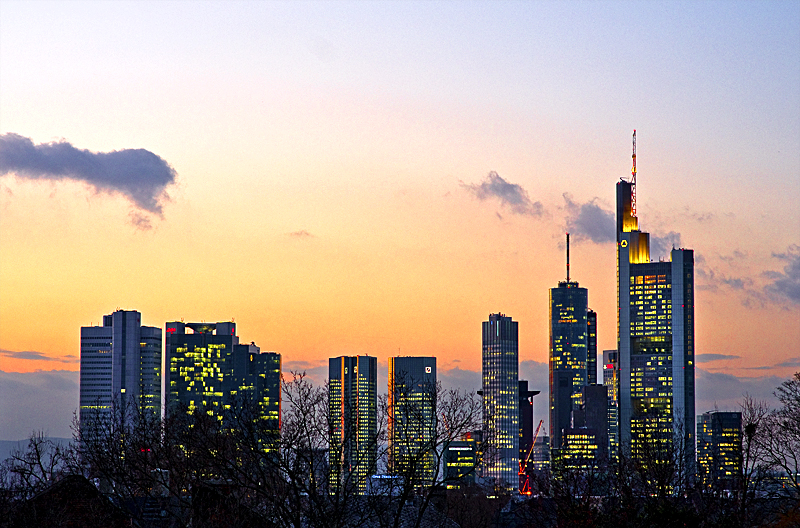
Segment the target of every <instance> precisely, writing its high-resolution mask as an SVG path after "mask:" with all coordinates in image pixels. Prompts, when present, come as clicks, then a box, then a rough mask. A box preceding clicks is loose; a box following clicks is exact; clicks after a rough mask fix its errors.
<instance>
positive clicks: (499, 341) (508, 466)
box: [481, 313, 519, 490]
mask: <svg viewBox="0 0 800 528" xmlns="http://www.w3.org/2000/svg"><path fill="white" fill-rule="evenodd" d="M482 355H483V358H482V359H483V361H482V363H483V369H482V370H483V373H482V377H483V387H482V390H481V394H482V396H483V424H484V429H485V430H486V435H487V436H486V438H484V441H486V442H491V445H492V449H490V450H489V452H487V453H486V455H485V456H484V460H483V477H484V478H486V479H492V480H494V482H495V484H497V485H498V486H500V487H503V488H506V489H510V490H511V489H516V488H517V486H518V485H519V326H518V323H517V322H516V321H513V320H512V319H511V317H506V316H505V315H504V314H501V313H496V314H490V315H489V320H488V321H484V322H483V354H482Z"/></svg>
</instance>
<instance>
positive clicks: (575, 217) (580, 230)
mask: <svg viewBox="0 0 800 528" xmlns="http://www.w3.org/2000/svg"><path fill="white" fill-rule="evenodd" d="M562 196H563V197H564V201H565V202H566V203H567V214H568V215H569V216H568V217H567V231H569V232H570V233H571V234H574V235H576V239H577V240H583V239H589V240H591V241H592V242H594V243H596V244H602V243H604V242H615V241H616V236H617V235H616V229H617V226H616V222H615V220H614V212H613V211H609V210H606V209H603V208H602V207H601V206H600V205H599V204H598V203H597V200H598V199H597V198H594V199H592V200H590V201H588V202H586V203H583V204H579V203H576V202H574V201H572V197H571V196H570V195H569V193H564V194H563V195H562Z"/></svg>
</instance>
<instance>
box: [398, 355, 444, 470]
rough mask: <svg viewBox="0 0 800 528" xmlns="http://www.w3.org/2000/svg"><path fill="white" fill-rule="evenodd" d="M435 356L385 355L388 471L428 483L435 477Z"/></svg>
mask: <svg viewBox="0 0 800 528" xmlns="http://www.w3.org/2000/svg"><path fill="white" fill-rule="evenodd" d="M436 395H437V386H436V358H435V357H390V358H389V387H388V397H389V423H388V426H389V471H390V472H391V473H393V474H396V475H403V476H405V477H407V478H411V479H412V480H413V481H415V482H416V483H420V484H426V483H427V484H430V483H431V482H433V479H434V478H435V476H436V457H435V454H436V453H435V449H436V425H437V419H436Z"/></svg>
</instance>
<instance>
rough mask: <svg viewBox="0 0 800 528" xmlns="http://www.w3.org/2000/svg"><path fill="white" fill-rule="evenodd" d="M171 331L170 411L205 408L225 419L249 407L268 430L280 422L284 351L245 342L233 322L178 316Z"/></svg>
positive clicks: (168, 351) (168, 330)
mask: <svg viewBox="0 0 800 528" xmlns="http://www.w3.org/2000/svg"><path fill="white" fill-rule="evenodd" d="M166 333H167V336H166V346H165V350H166V365H168V366H169V369H168V372H167V375H166V383H165V385H166V389H165V391H166V396H167V401H166V409H167V412H174V411H183V410H186V411H189V412H194V411H195V410H198V409H199V410H203V411H204V412H208V413H210V414H211V415H213V416H215V417H216V418H217V420H219V421H220V422H222V421H223V420H230V419H233V418H234V417H236V418H237V419H241V418H242V415H241V412H245V411H246V412H249V413H251V414H252V416H251V418H252V419H253V420H258V421H259V425H260V426H261V427H263V428H264V429H265V430H266V431H270V430H271V431H277V430H278V429H279V428H280V412H281V356H280V354H276V353H274V352H261V349H260V348H259V347H258V346H256V345H255V343H250V344H240V343H239V336H237V335H236V323H233V322H219V323H184V322H178V321H176V322H170V323H167V327H166ZM237 413H238V414H237Z"/></svg>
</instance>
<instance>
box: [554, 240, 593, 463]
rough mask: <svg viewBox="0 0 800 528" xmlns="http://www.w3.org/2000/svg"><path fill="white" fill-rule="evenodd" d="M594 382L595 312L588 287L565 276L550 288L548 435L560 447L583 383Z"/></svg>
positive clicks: (576, 408) (578, 403) (578, 400)
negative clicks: (555, 286) (590, 306)
mask: <svg viewBox="0 0 800 528" xmlns="http://www.w3.org/2000/svg"><path fill="white" fill-rule="evenodd" d="M596 382H597V314H596V313H595V312H594V311H592V310H590V309H589V290H587V289H586V288H581V287H580V286H579V285H578V283H577V282H576V281H571V280H570V279H569V233H567V280H565V281H560V282H559V283H558V287H557V288H551V289H550V439H551V442H552V443H551V444H550V445H551V447H552V448H553V449H560V448H561V447H562V443H563V438H562V431H564V430H565V429H569V428H570V426H571V425H570V424H571V421H572V420H571V418H572V411H577V410H579V409H580V408H581V404H582V403H583V401H582V396H581V395H582V393H583V392H582V390H583V387H584V386H586V385H588V384H592V383H596Z"/></svg>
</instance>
